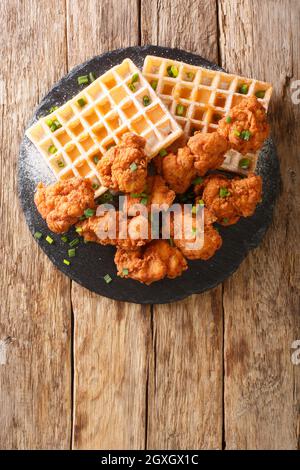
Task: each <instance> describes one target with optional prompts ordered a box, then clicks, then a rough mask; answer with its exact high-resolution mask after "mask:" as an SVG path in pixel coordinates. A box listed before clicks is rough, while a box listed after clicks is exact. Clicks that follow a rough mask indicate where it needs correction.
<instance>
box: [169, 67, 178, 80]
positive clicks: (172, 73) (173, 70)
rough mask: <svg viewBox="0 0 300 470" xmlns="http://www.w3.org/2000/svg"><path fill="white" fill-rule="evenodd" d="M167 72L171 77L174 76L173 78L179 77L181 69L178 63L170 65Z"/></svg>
mask: <svg viewBox="0 0 300 470" xmlns="http://www.w3.org/2000/svg"><path fill="white" fill-rule="evenodd" d="M167 72H168V75H169V77H172V78H176V77H178V73H179V71H178V67H176V65H169V67H168V68H167Z"/></svg>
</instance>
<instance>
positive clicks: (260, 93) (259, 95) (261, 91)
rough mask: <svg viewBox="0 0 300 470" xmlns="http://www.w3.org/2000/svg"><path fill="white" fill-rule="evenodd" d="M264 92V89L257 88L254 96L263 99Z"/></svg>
mask: <svg viewBox="0 0 300 470" xmlns="http://www.w3.org/2000/svg"><path fill="white" fill-rule="evenodd" d="M265 94H266V92H265V91H264V90H258V91H257V92H256V93H255V96H256V98H261V99H263V98H264V97H265Z"/></svg>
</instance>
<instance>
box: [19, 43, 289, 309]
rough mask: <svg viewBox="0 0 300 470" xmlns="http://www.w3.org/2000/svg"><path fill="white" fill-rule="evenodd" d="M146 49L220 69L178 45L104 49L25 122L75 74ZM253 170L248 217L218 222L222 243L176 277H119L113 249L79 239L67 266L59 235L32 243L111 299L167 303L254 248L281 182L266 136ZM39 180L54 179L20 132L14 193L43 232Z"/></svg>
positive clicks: (217, 276) (216, 278) (208, 282)
mask: <svg viewBox="0 0 300 470" xmlns="http://www.w3.org/2000/svg"><path fill="white" fill-rule="evenodd" d="M149 54H150V55H158V56H162V57H168V58H170V59H175V60H180V61H183V62H187V63H190V64H194V65H200V66H203V67H207V68H210V69H214V70H222V69H221V68H220V67H219V66H217V65H216V64H213V63H211V62H208V61H207V60H205V59H203V58H202V57H199V56H197V55H195V54H191V53H189V52H185V51H182V50H179V49H169V48H163V47H158V46H144V47H129V48H126V49H118V50H115V51H112V52H107V53H105V54H102V55H100V56H96V57H94V58H92V59H90V60H89V61H87V62H85V63H84V64H82V65H79V66H77V67H75V68H74V69H73V70H72V71H71V72H70V73H69V74H67V75H66V76H65V77H63V78H62V79H61V80H60V81H59V82H58V83H57V84H56V85H55V86H54V87H53V88H52V89H51V90H50V92H49V93H48V94H47V96H46V97H45V98H44V99H43V100H42V102H41V103H40V105H39V106H38V108H37V109H36V111H35V113H34V116H33V119H32V120H31V122H30V123H29V126H30V125H31V124H32V123H33V122H35V121H36V120H37V118H38V117H39V116H42V115H46V114H47V112H48V110H49V108H50V107H51V106H54V105H58V106H60V105H62V104H63V103H65V102H66V101H67V100H68V99H70V98H71V97H72V96H74V95H76V94H77V93H78V91H79V90H80V86H78V84H77V76H79V75H85V74H87V73H89V72H94V73H95V75H96V76H99V75H101V74H103V73H104V72H105V71H106V70H108V69H109V68H111V67H113V66H114V65H116V64H118V63H120V62H121V61H122V60H123V59H125V58H126V57H129V58H131V59H132V60H133V62H134V63H135V64H136V65H137V66H138V67H140V68H142V65H143V61H144V58H145V57H146V55H149ZM257 172H258V174H260V175H261V176H262V178H263V200H262V202H261V204H260V205H259V206H258V207H257V210H256V212H255V214H254V215H253V216H252V217H250V218H247V219H241V220H240V221H239V222H238V223H237V224H236V225H234V226H231V227H227V228H224V227H220V233H221V236H222V238H223V246H222V248H221V249H220V250H219V251H218V252H217V253H216V255H215V256H214V257H213V258H211V259H210V260H208V261H201V260H199V261H190V262H189V269H188V270H187V271H186V272H185V273H184V274H183V276H181V277H179V278H177V279H173V280H170V279H165V280H162V281H160V282H156V283H154V284H152V285H151V286H145V285H143V284H140V283H138V282H136V281H133V280H130V279H128V280H125V279H121V278H119V277H117V276H116V268H115V265H114V262H113V257H114V252H115V249H114V248H113V247H103V246H100V245H96V244H93V243H90V244H84V243H83V242H81V243H80V246H79V249H78V250H77V255H76V258H73V259H72V265H71V266H66V265H64V264H63V259H64V258H65V257H67V256H66V252H67V249H68V246H67V245H66V244H65V243H63V242H62V241H61V239H60V236H56V235H52V236H53V238H54V240H55V243H54V244H53V245H49V244H48V243H47V242H46V241H45V240H44V239H42V240H39V241H37V243H39V245H40V246H41V248H42V249H43V250H44V252H45V253H46V254H47V256H48V257H49V258H50V260H51V261H52V262H53V263H54V264H55V266H56V267H57V268H58V269H59V270H60V271H62V272H63V273H65V274H66V275H67V276H68V277H70V278H71V279H73V280H74V281H76V282H78V283H79V284H81V285H82V286H84V287H86V288H88V289H90V290H91V291H94V292H96V293H98V294H101V295H104V296H106V297H109V298H111V299H116V300H122V301H127V302H136V303H142V304H148V303H166V302H172V301H175V300H179V299H183V298H184V297H187V296H188V295H191V294H194V293H200V292H203V291H205V290H207V289H211V288H212V287H215V286H216V285H217V284H219V283H221V282H223V281H224V280H225V279H226V278H227V277H228V276H230V275H231V274H232V273H233V272H234V271H235V270H236V269H237V268H238V266H239V265H240V263H241V262H242V261H243V259H244V258H245V256H246V255H247V253H248V251H249V250H250V249H252V248H255V247H256V246H257V245H258V244H259V243H260V241H261V240H262V238H263V236H264V234H265V232H266V230H267V227H268V225H269V224H270V221H271V218H272V212H273V207H274V203H275V199H276V196H277V194H278V191H279V186H280V171H279V163H278V158H277V154H276V149H275V146H274V144H273V142H272V140H271V139H269V140H268V141H267V142H266V143H265V145H264V147H263V149H262V151H261V153H260V157H259V162H258V170H257ZM38 181H43V182H44V183H49V182H53V181H55V178H54V176H53V175H52V173H51V171H50V170H49V169H48V168H47V165H46V163H44V162H43V160H42V159H41V158H40V157H39V155H38V151H37V150H36V149H35V147H34V145H33V144H32V143H31V142H30V141H29V139H28V138H27V137H24V139H23V141H22V144H21V149H20V155H19V197H20V200H21V205H22V208H23V210H24V214H25V218H26V221H27V224H28V226H29V229H30V231H31V233H32V234H34V233H35V232H36V231H37V230H39V231H41V232H43V233H44V234H48V233H49V230H48V229H47V226H46V224H45V222H44V221H43V220H42V218H41V217H40V215H39V214H38V212H37V210H36V208H35V206H34V202H33V195H34V190H35V187H36V184H37V183H38ZM68 235H69V238H70V239H71V238H75V236H76V235H75V232H74V231H71V232H70V233H69V234H68ZM107 273H108V274H110V276H111V277H112V278H113V282H111V283H110V284H106V283H105V281H104V280H103V276H104V275H105V274H107Z"/></svg>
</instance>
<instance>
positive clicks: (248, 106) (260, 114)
mask: <svg viewBox="0 0 300 470" xmlns="http://www.w3.org/2000/svg"><path fill="white" fill-rule="evenodd" d="M217 132H218V133H219V135H222V136H223V137H224V138H225V139H227V140H228V142H229V145H230V148H233V149H234V150H237V151H238V152H240V153H241V154H243V155H246V154H247V153H249V152H250V153H251V152H256V151H257V150H259V149H260V148H261V147H262V145H263V143H264V141H265V140H266V139H267V137H268V136H269V133H270V127H269V124H268V122H267V114H266V110H265V108H264V107H263V106H262V104H261V103H260V102H259V101H258V100H257V98H256V97H255V96H251V97H250V98H245V99H243V100H242V101H241V102H240V103H239V104H238V105H237V106H234V107H233V108H232V109H231V110H230V112H229V115H228V116H226V117H224V118H223V119H221V120H220V121H219V126H218V130H217Z"/></svg>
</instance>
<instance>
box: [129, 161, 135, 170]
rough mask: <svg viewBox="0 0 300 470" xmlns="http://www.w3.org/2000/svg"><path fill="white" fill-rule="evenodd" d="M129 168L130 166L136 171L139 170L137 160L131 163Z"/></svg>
mask: <svg viewBox="0 0 300 470" xmlns="http://www.w3.org/2000/svg"><path fill="white" fill-rule="evenodd" d="M129 168H130V170H131V171H136V170H137V164H136V163H135V162H133V163H131V165H130V167H129Z"/></svg>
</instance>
